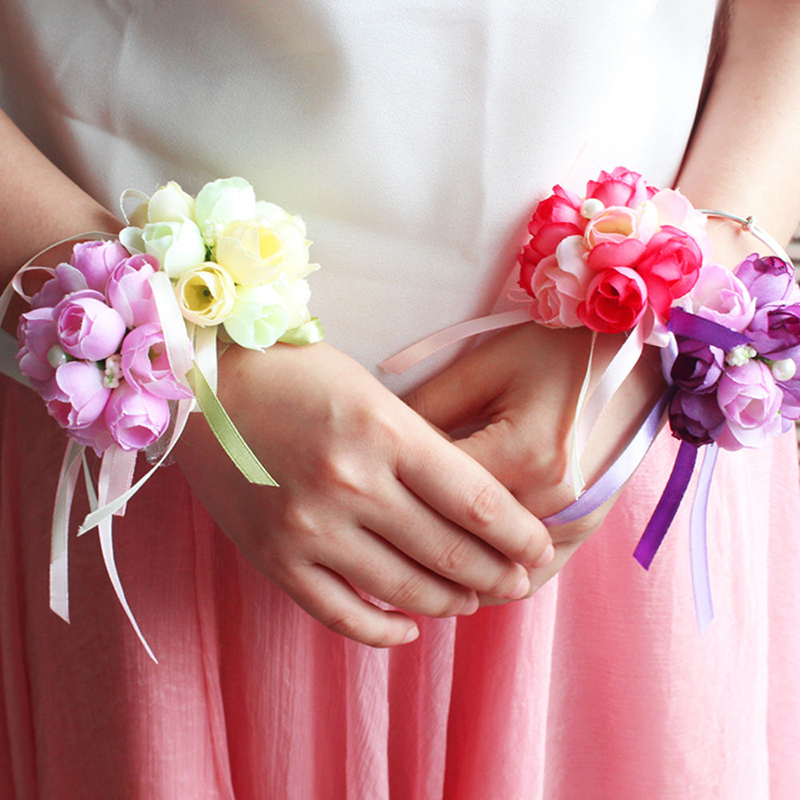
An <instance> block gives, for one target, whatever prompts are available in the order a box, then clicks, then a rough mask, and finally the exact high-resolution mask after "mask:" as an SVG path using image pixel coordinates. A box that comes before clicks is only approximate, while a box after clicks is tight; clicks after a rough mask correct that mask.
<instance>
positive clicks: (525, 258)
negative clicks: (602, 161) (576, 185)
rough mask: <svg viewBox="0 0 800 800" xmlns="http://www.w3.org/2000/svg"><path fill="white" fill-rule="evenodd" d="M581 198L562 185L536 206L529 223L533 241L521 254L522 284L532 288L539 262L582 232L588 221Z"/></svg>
mask: <svg viewBox="0 0 800 800" xmlns="http://www.w3.org/2000/svg"><path fill="white" fill-rule="evenodd" d="M581 202H582V201H581V198H580V197H578V195H576V194H574V193H573V192H570V191H567V190H566V189H564V188H563V187H561V186H554V187H553V194H551V195H550V196H549V197H546V198H545V199H544V200H542V201H541V202H540V203H539V205H537V206H536V210H535V211H534V212H533V217H532V218H531V221H530V223H529V224H528V232H529V233H530V235H531V241H530V242H529V243H528V244H527V245H526V246H525V248H524V249H523V251H522V254H521V255H520V257H519V263H520V266H521V267H522V273H523V274H522V276H521V278H520V286H521V287H522V288H523V289H525V290H526V291H530V289H529V287H530V276H531V275H532V273H533V270H534V269H535V268H536V265H537V264H538V263H539V262H540V261H541V260H542V259H543V258H544V257H545V256H550V255H552V254H553V253H555V251H556V247H558V245H559V244H560V243H561V242H562V241H563V240H564V239H566V237H567V236H575V235H578V236H580V235H583V230H584V228H585V227H586V222H587V220H585V219H584V218H583V217H582V216H581Z"/></svg>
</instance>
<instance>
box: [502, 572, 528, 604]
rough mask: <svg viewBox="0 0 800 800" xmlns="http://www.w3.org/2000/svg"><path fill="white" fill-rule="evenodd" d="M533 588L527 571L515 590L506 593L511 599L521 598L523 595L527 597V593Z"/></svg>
mask: <svg viewBox="0 0 800 800" xmlns="http://www.w3.org/2000/svg"><path fill="white" fill-rule="evenodd" d="M530 590H531V582H530V579H529V578H528V573H527V572H526V573H525V574H524V575H523V576H522V577H521V578H520V579H519V583H518V584H517V585H516V587H515V588H514V591H513V592H509V593H508V594H507V595H505V596H506V597H507V598H508V599H509V600H519V599H520V598H522V597H525V595H526V594H528V592H529V591H530Z"/></svg>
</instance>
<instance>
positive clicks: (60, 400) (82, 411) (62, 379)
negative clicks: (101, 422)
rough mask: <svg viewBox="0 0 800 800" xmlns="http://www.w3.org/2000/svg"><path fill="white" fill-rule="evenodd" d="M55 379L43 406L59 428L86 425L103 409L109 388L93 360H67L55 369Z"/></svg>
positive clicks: (109, 392) (83, 426)
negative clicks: (50, 394)
mask: <svg viewBox="0 0 800 800" xmlns="http://www.w3.org/2000/svg"><path fill="white" fill-rule="evenodd" d="M55 380H56V385H57V387H58V391H57V392H56V394H55V396H54V397H53V398H52V399H51V400H49V401H47V410H48V411H49V412H50V414H51V415H52V416H53V417H54V418H55V420H56V422H58V424H59V425H61V427H62V428H69V429H73V428H86V427H87V426H89V425H91V424H92V423H93V422H94V421H95V420H96V419H97V418H98V417H99V416H100V415H101V414H102V413H103V410H104V409H105V407H106V403H107V402H108V398H109V396H110V394H111V390H110V389H109V388H108V387H107V386H106V385H105V384H104V383H103V371H102V370H101V369H100V367H98V366H97V364H93V363H91V362H89V361H69V362H68V363H66V364H62V365H61V366H60V367H59V368H58V369H57V370H56V376H55Z"/></svg>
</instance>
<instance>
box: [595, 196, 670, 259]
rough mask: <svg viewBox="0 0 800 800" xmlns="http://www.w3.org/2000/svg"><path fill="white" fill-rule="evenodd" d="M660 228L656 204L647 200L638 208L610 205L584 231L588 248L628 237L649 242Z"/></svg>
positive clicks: (616, 241) (614, 242) (615, 242)
mask: <svg viewBox="0 0 800 800" xmlns="http://www.w3.org/2000/svg"><path fill="white" fill-rule="evenodd" d="M656 228H658V213H657V212H656V208H655V206H654V205H653V204H652V203H650V202H647V201H645V202H644V203H639V205H638V206H636V208H627V207H626V206H609V207H607V208H604V209H603V210H602V211H601V212H600V213H598V214H595V215H594V216H593V217H592V218H591V219H590V220H589V224H588V225H587V226H586V230H585V231H584V233H583V236H584V239H585V240H586V246H587V247H588V248H590V249H591V248H592V247H596V246H597V245H599V244H605V243H613V244H619V243H620V242H624V241H625V240H626V239H637V240H638V241H640V242H643V243H647V242H648V241H649V240H650V237H651V236H652V235H653V234H654V233H655V232H656Z"/></svg>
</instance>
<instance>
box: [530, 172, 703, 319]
mask: <svg viewBox="0 0 800 800" xmlns="http://www.w3.org/2000/svg"><path fill="white" fill-rule="evenodd" d="M528 230H529V232H530V234H531V239H530V242H529V243H528V244H527V245H526V246H525V248H524V249H523V251H522V253H521V255H520V259H519V260H520V268H521V269H520V280H519V285H520V286H521V287H522V288H523V289H524V290H525V291H526V292H527V293H528V294H529V295H530V296H531V298H532V303H531V307H530V313H531V316H532V317H533V319H534V320H536V321H537V322H539V323H540V324H542V325H546V326H548V327H553V328H575V327H580V326H586V327H587V328H591V329H592V330H595V331H599V332H601V333H621V332H624V331H629V330H631V329H632V328H633V327H634V326H636V325H637V324H638V323H639V322H640V321H642V319H643V318H645V315H646V314H648V312H649V313H650V319H649V322H650V323H651V325H656V324H658V323H659V322H661V323H664V322H666V320H667V318H668V316H669V309H670V306H671V305H672V304H673V303H674V302H675V300H676V299H677V298H679V297H682V296H683V295H685V294H686V293H687V292H688V291H689V290H690V289H691V288H692V286H694V284H695V282H696V281H697V277H698V274H699V273H700V268H701V266H702V264H703V261H704V259H705V258H707V257H708V255H709V254H710V251H711V244H710V240H709V238H708V235H707V234H706V231H705V217H704V216H703V214H702V213H700V212H699V211H697V210H695V209H694V208H693V207H692V205H691V203H690V202H689V201H688V200H687V199H686V198H685V197H684V196H683V195H682V194H680V192H678V191H675V190H672V189H662V190H660V191H659V190H657V189H655V188H654V187H653V186H650V185H649V184H647V183H646V182H645V180H644V179H643V178H642V176H641V175H639V174H638V173H636V172H632V171H630V170H628V169H625V168H624V167H617V168H616V169H615V170H613V171H612V172H610V173H608V172H601V173H600V176H599V177H598V179H597V180H596V181H589V183H588V184H587V186H586V195H585V197H583V198H581V197H579V196H578V195H576V194H574V193H572V192H570V191H568V190H566V189H564V188H563V187H561V186H555V187H554V189H553V194H552V195H550V196H549V197H547V198H546V199H544V200H542V201H541V202H540V203H539V204H538V206H537V207H536V210H535V212H534V214H533V218H532V219H531V221H530V224H529V226H528Z"/></svg>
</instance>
